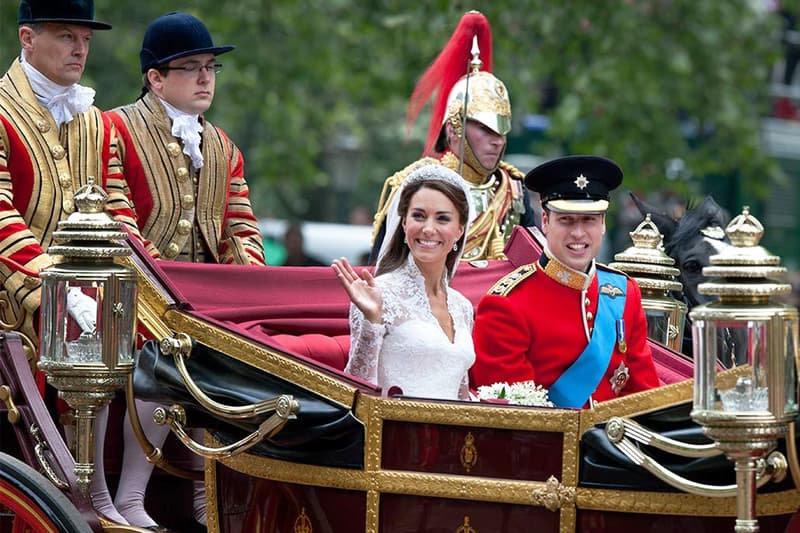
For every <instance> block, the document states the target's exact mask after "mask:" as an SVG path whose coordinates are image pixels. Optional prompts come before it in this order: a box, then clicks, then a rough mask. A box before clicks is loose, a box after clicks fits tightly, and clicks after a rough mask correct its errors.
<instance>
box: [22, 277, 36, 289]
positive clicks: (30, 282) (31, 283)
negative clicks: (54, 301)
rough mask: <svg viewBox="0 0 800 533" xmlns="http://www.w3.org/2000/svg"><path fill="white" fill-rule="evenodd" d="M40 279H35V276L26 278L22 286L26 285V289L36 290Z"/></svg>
mask: <svg viewBox="0 0 800 533" xmlns="http://www.w3.org/2000/svg"><path fill="white" fill-rule="evenodd" d="M39 281H40V280H39V278H35V277H33V276H25V279H24V280H22V284H23V285H25V288H26V289H35V288H36V287H38V286H39Z"/></svg>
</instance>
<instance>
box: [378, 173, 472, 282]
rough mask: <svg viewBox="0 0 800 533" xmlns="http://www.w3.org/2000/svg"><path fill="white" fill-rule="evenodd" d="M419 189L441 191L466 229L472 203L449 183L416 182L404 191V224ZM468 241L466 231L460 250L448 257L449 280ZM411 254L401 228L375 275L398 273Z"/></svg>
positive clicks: (401, 202) (401, 210) (399, 208)
mask: <svg viewBox="0 0 800 533" xmlns="http://www.w3.org/2000/svg"><path fill="white" fill-rule="evenodd" d="M420 189H433V190H434V191H439V192H440V193H442V194H444V195H445V196H446V197H447V199H448V200H450V201H451V202H453V205H454V206H455V207H456V212H457V213H458V219H459V223H460V224H461V225H463V226H465V227H466V225H467V222H468V220H469V203H468V200H467V196H466V194H465V193H464V189H462V188H461V187H458V186H457V185H455V184H453V183H450V182H449V181H444V180H441V179H435V178H429V179H421V180H416V181H414V182H413V183H409V184H407V185H406V186H405V187H403V191H402V192H401V194H400V200H399V202H398V205H397V214H398V215H399V216H400V220H403V219H404V218H405V217H406V215H407V214H408V206H409V204H410V203H411V197H412V196H414V194H415V193H416V192H417V191H419V190H420ZM466 239H467V232H466V231H464V235H462V237H461V238H460V239H459V240H458V243H457V244H458V247H457V249H455V250H451V251H450V252H449V253H448V254H447V259H446V260H445V267H446V268H447V274H448V277H449V278H452V277H453V274H454V273H455V265H456V261H457V260H458V258H459V257H461V252H462V251H463V249H464V243H465V242H466ZM408 254H409V249H408V245H407V244H406V243H405V229H404V228H403V224H398V225H397V228H396V229H395V231H394V234H393V235H391V241H390V242H389V248H388V249H387V250H386V253H385V254H384V255H383V256H382V257H381V259H380V261H379V262H378V267H377V268H376V270H375V275H376V276H379V275H381V274H386V273H387V272H392V271H394V270H397V269H398V268H400V267H401V266H402V265H404V264H405V263H406V260H407V259H408Z"/></svg>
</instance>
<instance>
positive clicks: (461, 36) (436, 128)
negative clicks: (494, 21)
mask: <svg viewBox="0 0 800 533" xmlns="http://www.w3.org/2000/svg"><path fill="white" fill-rule="evenodd" d="M475 36H477V38H478V47H479V49H480V59H481V61H482V62H483V70H484V71H487V72H491V71H492V30H491V28H490V27H489V21H488V20H486V17H484V16H483V14H481V13H479V12H477V11H470V12H468V13H466V14H464V16H463V17H461V21H460V22H459V23H458V26H457V27H456V29H455V31H454V32H453V35H452V36H451V37H450V40H449V41H448V42H447V45H445V47H444V49H442V51H441V52H440V53H439V55H438V56H437V57H436V59H434V60H433V63H431V65H430V66H429V67H428V69H427V70H426V71H425V72H424V73H423V74H422V76H421V77H420V79H419V81H418V82H417V85H416V86H415V87H414V92H413V93H412V94H411V101H410V102H409V104H408V111H407V112H406V127H407V130H408V131H410V130H411V126H412V125H413V124H414V121H415V120H416V118H417V115H419V112H420V110H421V109H422V107H423V106H424V105H425V104H426V103H427V101H428V100H430V98H431V95H432V94H433V92H434V91H437V94H436V101H435V102H434V104H433V109H432V111H431V122H430V126H429V127H428V138H427V140H426V142H425V153H426V154H432V153H434V151H435V150H434V146H435V144H436V139H437V138H438V137H439V132H440V131H441V129H442V121H443V119H444V113H445V108H446V107H447V97H448V95H449V94H450V91H451V89H452V88H453V86H454V85H455V84H456V82H458V80H459V79H461V78H462V77H463V76H465V75H466V74H467V68H468V66H469V62H470V59H472V54H471V52H470V51H471V49H472V40H473V37H475Z"/></svg>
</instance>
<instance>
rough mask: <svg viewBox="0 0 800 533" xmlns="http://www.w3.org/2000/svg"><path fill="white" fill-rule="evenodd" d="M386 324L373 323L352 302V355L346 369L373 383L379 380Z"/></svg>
mask: <svg viewBox="0 0 800 533" xmlns="http://www.w3.org/2000/svg"><path fill="white" fill-rule="evenodd" d="M385 332H386V326H384V325H383V324H373V323H372V322H370V321H369V320H366V319H365V318H364V314H363V313H362V312H361V311H360V310H359V309H358V308H357V307H356V306H355V305H353V304H350V355H349V357H348V360H347V365H346V366H345V368H344V371H345V372H347V373H349V374H352V375H354V376H356V377H359V378H361V379H365V380H367V381H369V382H371V383H375V384H377V382H378V355H379V354H380V351H381V346H382V345H383V336H384V334H385Z"/></svg>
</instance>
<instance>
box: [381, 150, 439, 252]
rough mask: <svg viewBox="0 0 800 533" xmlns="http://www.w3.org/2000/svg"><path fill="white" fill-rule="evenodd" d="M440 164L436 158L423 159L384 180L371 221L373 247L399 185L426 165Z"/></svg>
mask: <svg viewBox="0 0 800 533" xmlns="http://www.w3.org/2000/svg"><path fill="white" fill-rule="evenodd" d="M440 164H441V161H439V160H438V159H436V158H433V157H423V158H422V159H418V160H417V161H414V162H413V163H411V164H410V165H408V166H407V167H406V168H404V169H403V170H399V171H397V172H395V173H394V174H392V175H391V176H389V177H388V178H386V181H384V182H383V189H381V196H380V198H379V199H378V210H377V211H376V212H375V218H374V219H373V221H372V244H373V245H374V244H375V238H376V237H377V236H378V232H379V231H380V229H381V226H382V225H383V221H384V220H386V215H387V211H388V210H389V206H390V205H392V200H393V199H394V196H395V194H397V191H398V190H399V189H400V185H402V183H403V182H404V181H405V179H406V178H407V177H408V176H409V174H411V173H412V172H414V171H415V170H417V169H418V168H421V167H424V166H426V165H440ZM387 237H388V236H384V238H387Z"/></svg>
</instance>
